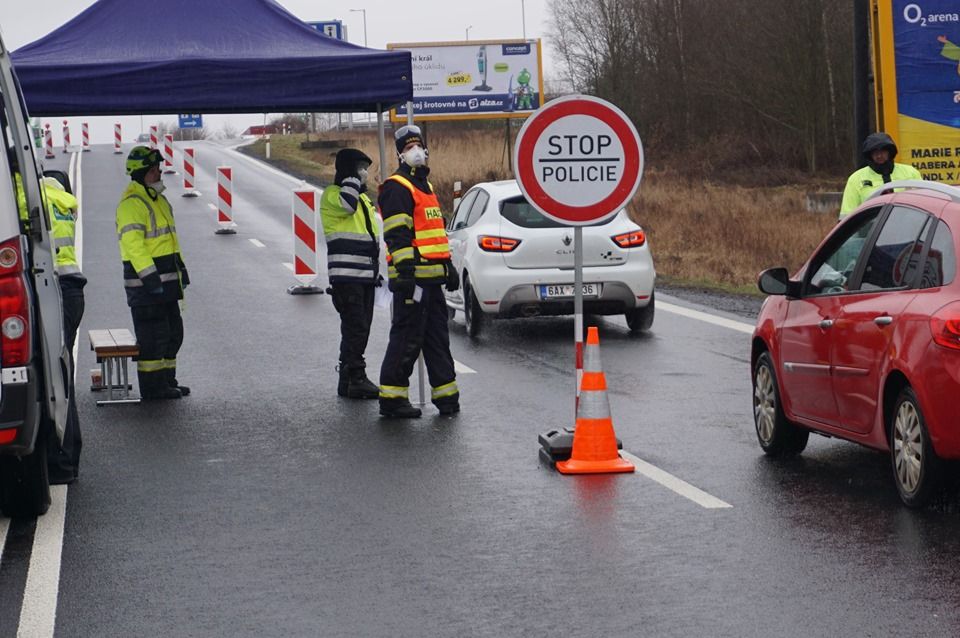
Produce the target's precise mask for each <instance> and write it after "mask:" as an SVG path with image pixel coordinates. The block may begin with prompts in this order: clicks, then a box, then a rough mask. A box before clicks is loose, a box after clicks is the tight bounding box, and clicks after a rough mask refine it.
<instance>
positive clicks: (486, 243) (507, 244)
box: [477, 235, 520, 253]
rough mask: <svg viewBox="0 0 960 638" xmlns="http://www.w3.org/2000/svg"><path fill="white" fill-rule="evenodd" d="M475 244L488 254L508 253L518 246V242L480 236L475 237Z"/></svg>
mask: <svg viewBox="0 0 960 638" xmlns="http://www.w3.org/2000/svg"><path fill="white" fill-rule="evenodd" d="M477 243H478V244H480V248H481V249H482V250H485V251H487V252H488V253H509V252H511V251H512V250H513V249H515V248H516V247H517V246H519V245H520V240H519V239H511V238H510V237H497V236H495V235H480V236H479V237H477Z"/></svg>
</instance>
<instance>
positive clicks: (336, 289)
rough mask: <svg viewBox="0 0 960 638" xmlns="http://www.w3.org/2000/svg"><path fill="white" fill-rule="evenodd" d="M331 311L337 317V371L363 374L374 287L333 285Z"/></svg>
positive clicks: (356, 284)
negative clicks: (338, 338) (338, 358)
mask: <svg viewBox="0 0 960 638" xmlns="http://www.w3.org/2000/svg"><path fill="white" fill-rule="evenodd" d="M330 286H331V288H333V295H332V297H333V307H334V308H336V309H337V312H338V313H340V369H341V371H346V372H350V371H353V372H356V371H358V370H366V368H367V363H366V361H365V360H364V358H363V353H364V352H365V351H366V349H367V341H368V340H369V339H370V326H371V324H372V323H373V298H374V291H375V287H374V285H373V284H372V283H371V284H360V283H347V282H335V283H332V284H331V285H330Z"/></svg>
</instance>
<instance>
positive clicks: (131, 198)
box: [117, 181, 184, 306]
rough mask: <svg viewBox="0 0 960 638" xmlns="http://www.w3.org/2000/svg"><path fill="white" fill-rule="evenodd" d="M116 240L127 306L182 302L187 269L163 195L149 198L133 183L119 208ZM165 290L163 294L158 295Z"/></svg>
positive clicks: (170, 210) (168, 207)
mask: <svg viewBox="0 0 960 638" xmlns="http://www.w3.org/2000/svg"><path fill="white" fill-rule="evenodd" d="M117 239H118V241H119V242H120V258H121V259H122V260H123V284H124V287H125V289H126V291H127V304H128V305H130V306H143V305H150V304H155V303H166V302H169V301H176V300H177V299H182V298H183V289H182V287H181V285H180V272H181V270H183V269H184V266H183V259H182V257H181V255H180V244H179V242H178V241H177V228H176V226H175V224H174V221H173V209H172V208H171V207H170V202H168V201H167V198H166V197H164V196H163V195H158V196H157V198H156V199H153V198H152V197H150V195H149V193H148V192H147V189H146V187H144V186H143V185H142V184H140V183H138V182H134V181H131V182H130V185H129V186H127V189H126V190H125V191H124V193H123V197H122V198H121V199H120V205H119V206H117ZM159 289H162V292H158V290H159Z"/></svg>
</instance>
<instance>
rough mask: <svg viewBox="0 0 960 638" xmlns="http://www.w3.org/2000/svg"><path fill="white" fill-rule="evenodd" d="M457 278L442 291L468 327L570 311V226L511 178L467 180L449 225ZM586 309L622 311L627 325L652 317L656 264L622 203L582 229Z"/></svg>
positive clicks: (640, 326) (642, 326)
mask: <svg viewBox="0 0 960 638" xmlns="http://www.w3.org/2000/svg"><path fill="white" fill-rule="evenodd" d="M447 235H448V237H449V241H450V252H451V258H452V261H453V265H454V267H455V268H456V269H457V272H458V273H459V274H460V281H461V282H462V285H461V286H460V290H458V291H456V292H447V293H446V299H447V307H448V308H449V310H450V316H451V318H452V317H453V316H454V314H455V312H456V311H457V310H460V311H462V312H463V313H464V317H465V319H466V325H467V333H468V334H469V335H470V336H476V335H478V334H480V332H481V330H482V329H483V326H484V323H485V322H486V321H487V320H488V318H493V317H500V318H512V317H536V316H538V315H570V314H573V289H574V287H573V278H574V271H573V265H574V254H573V228H572V227H570V226H563V225H561V224H559V223H557V222H555V221H553V220H551V219H549V218H547V217H545V216H543V215H542V214H541V213H539V212H538V211H537V210H536V209H535V208H534V207H533V206H531V205H530V204H529V203H527V200H526V199H525V198H524V196H523V195H522V194H521V192H520V187H519V186H518V185H517V183H516V181H513V180H510V181H503V182H488V183H483V184H477V185H476V186H474V187H473V188H471V189H470V190H469V191H468V192H467V193H466V194H465V195H464V196H463V199H462V200H461V201H460V205H459V206H458V207H457V210H456V213H455V214H454V216H453V218H452V219H451V220H450V223H449V225H448V228H447ZM583 266H584V268H583V284H584V286H583V287H584V302H583V306H584V309H583V310H584V313H585V314H596V315H616V314H624V315H626V317H627V324H628V325H629V327H630V330H631V331H633V332H638V331H642V330H648V329H649V328H650V326H651V325H652V324H653V313H654V295H653V284H654V279H655V278H656V272H655V271H654V268H653V257H652V256H651V255H650V247H649V245H648V243H647V240H646V234H645V233H644V232H643V229H642V228H641V227H640V226H638V225H637V224H635V223H633V222H632V221H631V220H630V218H629V217H628V216H627V213H626V211H625V210H621V211H620V212H619V213H617V214H616V215H615V216H613V217H612V218H610V219H609V220H607V221H605V222H603V223H601V224H594V225H591V226H585V227H584V229H583Z"/></svg>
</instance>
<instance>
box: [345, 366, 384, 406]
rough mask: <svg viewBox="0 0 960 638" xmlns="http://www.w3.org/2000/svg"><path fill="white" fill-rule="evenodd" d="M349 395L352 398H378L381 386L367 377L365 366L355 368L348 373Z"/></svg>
mask: <svg viewBox="0 0 960 638" xmlns="http://www.w3.org/2000/svg"><path fill="white" fill-rule="evenodd" d="M348 379H349V381H348V383H347V396H348V397H349V398H351V399H376V398H377V397H379V396H380V387H379V386H378V385H376V384H375V383H374V382H373V381H371V380H370V379H368V378H367V375H366V373H365V372H364V370H363V368H354V369H353V370H351V371H350V373H349V375H348Z"/></svg>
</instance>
